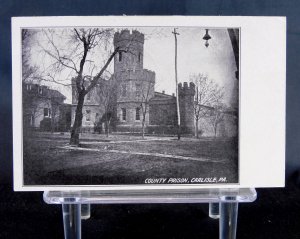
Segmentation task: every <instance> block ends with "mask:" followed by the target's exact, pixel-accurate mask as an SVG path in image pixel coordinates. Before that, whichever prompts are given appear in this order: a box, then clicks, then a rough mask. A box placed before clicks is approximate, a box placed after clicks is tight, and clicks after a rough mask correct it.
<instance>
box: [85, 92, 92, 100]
mask: <svg viewBox="0 0 300 239" xmlns="http://www.w3.org/2000/svg"><path fill="white" fill-rule="evenodd" d="M86 100H87V101H91V92H89V93H87V95H86Z"/></svg>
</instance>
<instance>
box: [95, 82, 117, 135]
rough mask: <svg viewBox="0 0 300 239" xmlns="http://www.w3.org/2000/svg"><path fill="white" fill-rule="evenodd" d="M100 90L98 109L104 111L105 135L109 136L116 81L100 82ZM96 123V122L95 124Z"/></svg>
mask: <svg viewBox="0 0 300 239" xmlns="http://www.w3.org/2000/svg"><path fill="white" fill-rule="evenodd" d="M99 88H100V97H101V101H100V107H101V108H102V107H103V109H104V119H103V118H102V119H99V120H105V133H106V136H107V137H108V136H109V129H110V122H111V120H112V117H113V111H114V107H115V100H116V95H117V92H116V91H117V81H116V80H115V79H114V78H110V79H109V80H104V79H103V80H101V81H100V82H99ZM97 123H98V122H97Z"/></svg>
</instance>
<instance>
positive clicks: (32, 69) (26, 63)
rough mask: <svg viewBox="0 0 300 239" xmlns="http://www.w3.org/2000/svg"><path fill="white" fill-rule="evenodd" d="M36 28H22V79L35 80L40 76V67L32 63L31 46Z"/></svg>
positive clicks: (25, 80)
mask: <svg viewBox="0 0 300 239" xmlns="http://www.w3.org/2000/svg"><path fill="white" fill-rule="evenodd" d="M36 33H37V32H36V31H35V30H28V29H22V81H23V82H27V83H28V82H33V80H34V79H37V78H38V77H37V76H38V70H39V69H38V67H37V66H36V65H32V63H31V61H30V59H31V48H32V45H33V42H34V38H35V36H36Z"/></svg>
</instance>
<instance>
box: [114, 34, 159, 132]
mask: <svg viewBox="0 0 300 239" xmlns="http://www.w3.org/2000/svg"><path fill="white" fill-rule="evenodd" d="M114 47H115V49H116V48H119V50H120V51H119V53H118V54H117V55H116V56H115V59H114V74H113V77H114V79H115V80H116V81H117V99H116V103H117V107H116V111H117V112H116V115H117V119H118V123H117V130H118V131H132V130H137V131H140V128H141V127H142V121H143V114H142V110H145V109H146V112H147V113H146V115H145V122H144V123H145V126H146V127H147V126H148V125H149V100H150V99H151V98H152V97H154V84H155V72H153V71H149V70H147V69H144V67H143V61H144V34H142V33H140V32H138V31H132V32H130V31H129V30H122V31H121V32H117V33H115V35H114Z"/></svg>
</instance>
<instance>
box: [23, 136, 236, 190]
mask: <svg viewBox="0 0 300 239" xmlns="http://www.w3.org/2000/svg"><path fill="white" fill-rule="evenodd" d="M68 141H69V135H68V134H64V135H62V134H51V133H35V134H33V135H31V136H28V137H26V140H25V139H24V158H23V166H24V183H25V185H96V184H144V183H145V179H147V178H188V180H189V182H190V180H191V179H192V178H213V177H217V178H220V177H226V182H227V183H238V153H237V141H236V140H233V139H209V138H202V139H194V138H187V137H186V138H182V140H180V141H178V140H176V139H175V138H172V137H160V138H159V137H155V136H148V137H146V138H145V140H142V139H141V137H139V136H132V135H131V136H130V135H110V136H109V137H108V138H107V137H105V136H104V135H97V134H83V135H81V146H80V147H79V148H75V149H74V148H72V149H70V148H69V147H65V146H68ZM127 152H128V153H127ZM180 157H181V158H180ZM198 183H199V182H198Z"/></svg>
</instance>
